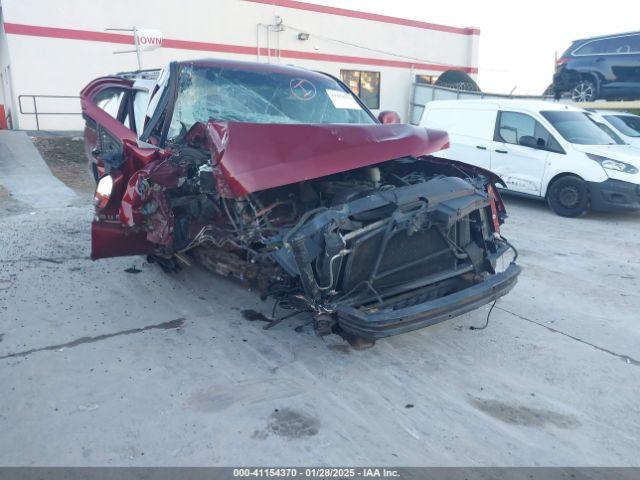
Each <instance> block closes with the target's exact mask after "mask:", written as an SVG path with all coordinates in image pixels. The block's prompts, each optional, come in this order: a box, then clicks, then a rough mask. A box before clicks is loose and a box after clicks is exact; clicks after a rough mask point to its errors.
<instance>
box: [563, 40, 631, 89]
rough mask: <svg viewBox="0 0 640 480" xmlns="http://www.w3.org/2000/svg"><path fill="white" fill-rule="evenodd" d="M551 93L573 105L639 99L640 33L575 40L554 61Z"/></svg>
mask: <svg viewBox="0 0 640 480" xmlns="http://www.w3.org/2000/svg"><path fill="white" fill-rule="evenodd" d="M553 90H554V93H555V95H556V96H557V97H560V96H561V95H562V94H563V93H565V92H569V93H570V95H571V98H572V100H573V101H574V102H591V101H593V100H596V99H599V98H603V99H616V100H618V99H620V100H636V99H638V98H640V32H633V33H619V34H616V35H607V36H603V37H593V38H586V39H583V40H576V41H575V42H573V43H572V44H571V46H570V47H569V48H568V49H567V51H566V52H564V53H563V54H562V56H561V57H560V58H559V59H558V61H557V62H556V73H555V75H554V76H553Z"/></svg>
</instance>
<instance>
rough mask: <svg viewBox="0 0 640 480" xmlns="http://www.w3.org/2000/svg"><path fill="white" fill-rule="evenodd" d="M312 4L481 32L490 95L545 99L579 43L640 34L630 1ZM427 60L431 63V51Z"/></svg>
mask: <svg viewBox="0 0 640 480" xmlns="http://www.w3.org/2000/svg"><path fill="white" fill-rule="evenodd" d="M307 1H308V2H309V3H316V4H320V5H330V6H333V7H341V8H348V9H351V10H361V11H365V12H373V13H379V14H383V15H391V16H395V17H403V18H411V19H414V20H421V21H425V22H432V23H442V24H445V25H452V26H456V27H478V28H480V31H481V32H480V57H479V72H478V83H479V85H480V88H481V89H482V90H483V91H485V92H491V93H509V92H511V91H512V90H514V89H515V90H514V92H513V93H514V94H521V95H541V94H542V92H543V91H544V90H545V89H546V87H547V86H548V85H549V84H550V83H551V79H552V76H553V70H554V58H555V53H556V51H557V52H558V55H560V54H562V52H564V50H566V49H567V48H568V47H569V45H570V44H571V42H572V41H573V40H576V39H580V38H586V37H593V36H597V35H605V34H609V33H619V32H629V31H634V30H640V6H639V5H640V4H638V2H637V0H636V1H633V0H631V1H629V0H626V1H624V0H606V1H605V2H595V1H593V0H582V1H576V0H555V1H549V0H537V1H524V0H512V1H504V0H484V1H482V0H453V1H433V0H307ZM423 57H424V58H425V59H427V60H428V59H429V52H428V51H426V52H424V55H423Z"/></svg>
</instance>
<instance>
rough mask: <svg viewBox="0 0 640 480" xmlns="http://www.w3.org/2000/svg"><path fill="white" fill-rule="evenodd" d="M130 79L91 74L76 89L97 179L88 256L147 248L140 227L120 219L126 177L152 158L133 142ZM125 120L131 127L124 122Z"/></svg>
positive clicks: (149, 151) (151, 153)
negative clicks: (137, 227)
mask: <svg viewBox="0 0 640 480" xmlns="http://www.w3.org/2000/svg"><path fill="white" fill-rule="evenodd" d="M134 95H135V90H134V89H133V81H132V80H130V79H127V78H123V77H103V78H99V79H96V80H94V81H93V82H91V83H90V84H89V85H87V86H86V87H85V88H84V89H83V90H82V92H80V97H81V104H82V115H83V118H84V119H85V122H86V126H85V150H86V153H87V156H88V157H89V161H90V165H91V170H92V173H93V175H94V178H95V179H96V182H97V188H96V196H95V203H96V215H95V217H94V220H93V222H92V224H91V258H92V259H94V260H95V259H98V258H106V257H116V256H126V255H141V254H148V253H151V252H152V250H153V244H152V243H151V242H149V241H147V239H146V234H145V232H143V231H137V230H135V229H132V228H130V227H127V226H125V224H123V222H121V220H120V212H119V207H120V202H121V199H122V197H123V195H124V193H125V190H126V186H127V182H126V179H128V178H129V177H130V176H131V175H132V174H133V173H134V172H135V171H137V170H139V169H140V168H142V167H143V166H144V165H145V164H146V163H148V162H150V161H152V160H154V159H155V158H156V155H157V150H158V149H157V148H156V147H153V146H152V145H148V144H146V145H145V144H143V147H142V148H141V147H140V146H139V145H138V138H137V134H136V132H135V129H136V127H135V122H134V121H133V118H134V117H133V98H134ZM128 125H131V126H132V128H128Z"/></svg>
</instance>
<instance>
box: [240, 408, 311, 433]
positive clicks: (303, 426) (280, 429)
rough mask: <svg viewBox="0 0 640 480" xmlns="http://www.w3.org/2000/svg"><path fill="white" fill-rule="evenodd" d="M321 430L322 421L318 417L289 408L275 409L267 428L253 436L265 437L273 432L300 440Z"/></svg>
mask: <svg viewBox="0 0 640 480" xmlns="http://www.w3.org/2000/svg"><path fill="white" fill-rule="evenodd" d="M319 430H320V422H319V421H318V420H317V419H316V418H313V417H310V416H308V415H305V414H303V413H300V412H297V411H295V410H290V409H288V408H285V409H282V410H280V409H275V410H274V411H273V413H272V414H271V415H269V421H268V423H267V426H266V428H264V429H263V430H257V431H255V432H254V433H253V437H254V438H259V439H265V438H267V437H268V436H269V435H270V434H272V435H276V436H278V437H283V438H285V439H287V440H298V439H301V438H305V437H313V436H314V435H316V434H317V433H318V431H319Z"/></svg>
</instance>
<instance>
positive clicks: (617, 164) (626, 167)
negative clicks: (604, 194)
mask: <svg viewBox="0 0 640 480" xmlns="http://www.w3.org/2000/svg"><path fill="white" fill-rule="evenodd" d="M587 157H589V158H590V159H591V160H595V161H596V162H598V163H599V164H600V165H601V166H602V168H604V169H605V170H615V171H616V172H623V173H638V169H637V168H636V167H634V166H633V165H630V164H628V163H625V162H621V161H620V160H614V159H612V158H607V157H602V156H600V155H594V154H593V153H587Z"/></svg>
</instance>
